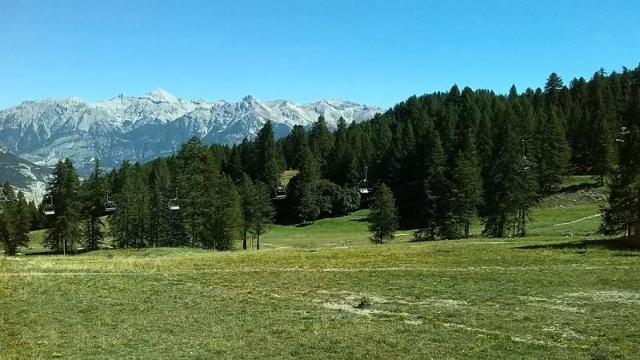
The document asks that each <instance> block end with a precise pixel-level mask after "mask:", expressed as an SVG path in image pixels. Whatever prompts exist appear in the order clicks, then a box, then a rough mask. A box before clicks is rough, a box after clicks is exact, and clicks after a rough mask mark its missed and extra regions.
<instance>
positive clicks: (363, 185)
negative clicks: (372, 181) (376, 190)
mask: <svg viewBox="0 0 640 360" xmlns="http://www.w3.org/2000/svg"><path fill="white" fill-rule="evenodd" d="M358 192H359V193H360V194H362V195H368V194H369V193H370V192H371V190H370V189H369V186H368V184H367V167H366V166H365V168H364V179H362V181H360V183H359V184H358Z"/></svg>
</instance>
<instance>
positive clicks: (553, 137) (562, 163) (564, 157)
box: [535, 109, 571, 193]
mask: <svg viewBox="0 0 640 360" xmlns="http://www.w3.org/2000/svg"><path fill="white" fill-rule="evenodd" d="M535 146H536V150H535V151H536V155H535V162H536V170H537V175H538V185H539V187H540V192H541V193H549V192H551V191H553V190H555V189H556V188H557V186H558V185H560V182H561V181H562V177H563V176H564V175H566V174H567V172H568V170H569V160H570V158H571V155H570V149H569V144H568V142H567V138H566V136H565V132H564V129H563V127H562V124H561V123H560V120H559V118H558V115H557V112H556V111H554V110H553V109H552V110H551V111H550V113H549V114H544V113H540V114H539V118H538V128H537V130H536V136H535Z"/></svg>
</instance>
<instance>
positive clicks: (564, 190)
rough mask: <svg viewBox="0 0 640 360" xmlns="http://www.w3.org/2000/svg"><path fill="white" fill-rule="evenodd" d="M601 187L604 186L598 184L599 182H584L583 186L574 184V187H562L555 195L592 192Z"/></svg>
mask: <svg viewBox="0 0 640 360" xmlns="http://www.w3.org/2000/svg"><path fill="white" fill-rule="evenodd" d="M601 186H602V184H598V183H597V182H584V183H581V184H573V185H569V186H565V187H562V188H560V189H558V190H557V191H556V192H555V193H556V194H562V193H575V192H578V191H586V190H591V189H597V188H599V187H601Z"/></svg>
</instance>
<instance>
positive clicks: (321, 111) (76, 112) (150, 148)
mask: <svg viewBox="0 0 640 360" xmlns="http://www.w3.org/2000/svg"><path fill="white" fill-rule="evenodd" d="M378 112H381V110H380V108H377V107H372V106H365V105H360V104H356V103H353V102H350V101H343V100H322V101H318V102H314V103H310V104H296V103H294V102H291V101H288V100H275V101H261V100H259V99H257V98H255V97H253V96H247V97H245V98H243V99H242V100H240V101H238V102H229V101H224V100H220V101H213V102H211V101H205V100H185V99H180V98H177V97H175V96H173V95H171V94H169V93H168V92H166V91H164V90H155V91H152V92H150V93H147V94H145V95H143V96H138V97H136V96H124V95H119V96H116V97H114V98H112V99H110V100H105V101H99V102H93V103H87V102H84V101H82V100H80V99H76V98H64V99H47V100H40V101H25V102H23V103H21V104H20V105H18V106H14V107H10V108H7V109H4V110H1V111H0V144H2V145H3V146H4V149H3V151H4V152H3V154H11V155H12V156H16V157H19V158H22V159H21V162H22V163H23V164H30V165H29V166H34V169H35V168H36V167H37V169H38V170H37V171H36V172H37V173H38V174H40V173H42V171H44V170H43V169H46V167H51V166H53V165H54V164H55V163H56V162H57V161H58V160H60V159H64V158H67V157H68V158H70V159H72V160H73V161H74V162H75V164H76V166H77V168H78V170H79V172H80V174H82V175H85V176H86V175H88V173H89V172H90V171H91V169H92V165H91V164H92V162H93V160H94V159H95V158H99V159H100V160H101V161H102V164H103V166H104V167H105V168H107V169H108V168H113V167H116V166H118V165H119V164H120V163H121V162H122V161H124V160H131V161H141V162H144V161H148V160H151V159H154V158H157V157H159V156H164V155H169V154H171V153H173V152H175V151H176V150H177V149H178V148H179V146H180V144H182V143H183V142H185V141H186V140H187V139H189V138H190V137H192V136H198V137H200V138H202V139H203V141H204V142H206V143H223V144H230V143H235V142H239V141H242V139H243V138H245V137H252V136H254V135H255V134H256V133H257V132H258V130H259V129H260V128H261V127H262V125H263V124H264V123H265V122H266V121H267V120H271V121H272V122H273V123H274V129H275V132H276V136H277V137H281V136H285V135H286V134H288V133H289V131H290V130H291V128H293V126H294V125H303V126H310V125H311V124H312V123H313V122H314V121H316V120H317V118H318V117H319V116H320V115H322V116H324V117H325V118H326V120H327V122H328V123H329V124H330V125H331V126H335V124H336V122H337V120H338V119H339V118H340V117H343V118H344V119H345V120H346V121H347V122H351V121H355V122H360V121H364V120H368V119H370V118H372V117H373V116H374V115H375V114H376V113H378ZM14 160H15V159H14ZM0 171H1V172H2V173H3V174H2V175H4V177H5V178H9V177H10V176H9V175H11V176H14V175H15V174H8V173H6V172H8V171H15V169H14V170H10V169H9V168H3V169H0ZM34 175H35V174H34ZM35 177H36V178H38V175H35ZM32 180H33V179H32ZM24 181H27V182H28V180H27V179H25V180H24ZM34 181H35V180H34Z"/></svg>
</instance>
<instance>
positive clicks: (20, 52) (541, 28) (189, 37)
mask: <svg viewBox="0 0 640 360" xmlns="http://www.w3.org/2000/svg"><path fill="white" fill-rule="evenodd" d="M0 49H1V50H0V107H2V108H4V107H7V106H10V105H15V104H18V103H20V102H21V101H23V100H31V99H42V98H48V97H67V96H76V97H80V98H82V99H84V100H87V101H94V100H98V99H105V98H111V97H113V96H116V95H118V94H120V93H124V94H126V95H142V94H144V93H146V92H148V91H150V90H153V89H155V88H163V89H165V90H167V91H169V92H171V93H173V94H174V95H176V96H179V97H185V98H191V99H195V98H204V99H209V100H217V99H228V100H238V99H240V98H241V97H243V96H244V95H247V94H252V95H255V96H257V97H259V98H262V99H266V100H269V99H279V98H286V99H291V100H294V101H299V102H310V101H315V100H319V99H323V98H343V99H350V100H354V101H357V102H361V103H366V104H371V105H380V106H384V107H388V106H391V105H393V104H394V103H396V102H398V101H400V100H403V99H405V98H406V97H408V96H410V95H412V94H422V93H425V92H432V91H437V90H447V89H449V88H450V87H451V85H452V84H453V83H457V84H458V85H460V86H461V87H462V86H465V85H468V86H471V87H473V88H491V89H493V90H495V91H497V92H502V93H504V92H507V91H508V89H509V86H510V85H511V84H515V85H516V86H517V87H518V88H519V89H520V90H523V89H524V88H526V87H528V86H531V87H537V86H542V85H543V84H544V80H545V79H546V77H547V75H548V74H549V73H550V72H552V71H555V72H557V73H559V74H560V75H561V76H562V77H563V78H564V79H565V80H567V82H568V80H570V79H571V78H572V77H574V76H585V77H590V76H591V75H592V74H593V73H594V72H595V71H596V70H598V69H599V68H600V67H601V66H602V67H605V69H607V70H620V69H621V67H622V66H627V67H636V66H637V65H638V63H640V1H638V0H615V1H596V0H575V1H562V0H535V1H531V0H528V1H519V0H505V1H475V0H468V1H453V0H451V1H448V0H447V1H445V0H440V1H426V0H425V1H409V0H407V1H402V0H394V1H392V0H389V1H375V0H362V1H353V0H335V1H320V0H317V1H311V0H283V1H257V0H256V1H245V0H234V1H224V2H223V1H159V0H157V1H138V0H129V1H120V0H108V1H107V0H102V1H98V0H95V1H94V0H89V1H87V0H81V1H71V0H57V1H22V0H0Z"/></svg>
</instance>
